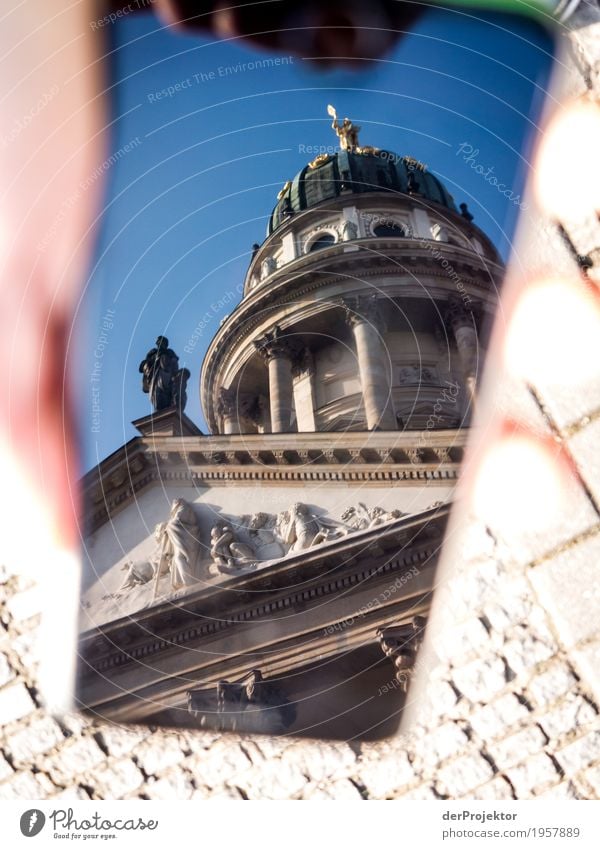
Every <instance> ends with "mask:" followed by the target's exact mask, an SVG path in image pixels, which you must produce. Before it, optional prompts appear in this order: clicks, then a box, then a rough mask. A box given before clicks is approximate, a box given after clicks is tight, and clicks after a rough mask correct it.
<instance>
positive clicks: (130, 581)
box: [117, 560, 156, 593]
mask: <svg viewBox="0 0 600 849" xmlns="http://www.w3.org/2000/svg"><path fill="white" fill-rule="evenodd" d="M155 568H156V563H155V562H153V561H152V560H138V561H133V560H127V561H126V562H125V563H124V564H123V565H122V566H121V572H125V573H126V574H125V578H124V579H123V583H122V584H121V586H120V587H119V589H118V590H117V592H118V593H120V592H122V591H123V590H130V589H133V588H134V587H137V586H140V585H141V584H149V583H150V581H151V580H152V578H153V577H154V572H155Z"/></svg>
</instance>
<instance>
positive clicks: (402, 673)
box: [376, 616, 427, 693]
mask: <svg viewBox="0 0 600 849" xmlns="http://www.w3.org/2000/svg"><path fill="white" fill-rule="evenodd" d="M426 622H427V619H426V618H425V616H413V617H412V619H410V621H408V622H405V623H403V624H401V625H393V626H391V627H386V628H379V630H378V631H377V635H376V636H377V640H378V642H379V645H380V646H381V649H382V651H383V653H384V654H385V656H386V657H389V658H390V659H391V660H392V661H393V663H394V667H395V668H396V680H397V681H398V683H399V684H400V686H401V688H402V690H403V691H404V692H405V693H406V691H407V690H408V685H409V683H410V679H411V676H412V674H413V671H414V666H415V661H416V658H417V652H418V651H419V648H420V646H421V643H422V642H423V638H424V636H425V625H426Z"/></svg>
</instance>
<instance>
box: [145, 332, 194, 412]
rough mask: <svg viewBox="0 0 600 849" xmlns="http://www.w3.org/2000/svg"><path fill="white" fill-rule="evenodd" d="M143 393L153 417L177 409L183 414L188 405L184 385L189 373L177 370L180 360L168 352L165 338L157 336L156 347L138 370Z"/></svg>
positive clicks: (169, 350) (173, 353)
mask: <svg viewBox="0 0 600 849" xmlns="http://www.w3.org/2000/svg"><path fill="white" fill-rule="evenodd" d="M139 371H140V373H141V374H142V375H143V377H142V389H143V391H144V392H146V393H147V394H148V395H150V401H151V402H152V407H153V410H154V412H155V413H157V412H159V411H160V410H168V409H170V408H171V407H177V408H178V409H179V410H180V412H183V409H184V407H185V404H186V401H187V395H186V391H185V390H186V385H187V382H188V379H189V377H190V372H189V370H188V369H186V368H182V369H180V368H179V357H178V356H177V354H176V353H175V351H173V350H172V349H171V348H169V340H168V339H167V337H166V336H159V337H158V339H157V340H156V347H155V348H152V349H151V350H150V351H148V353H147V354H146V358H145V359H144V360H142V362H141V363H140V368H139Z"/></svg>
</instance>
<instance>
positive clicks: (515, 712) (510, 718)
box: [469, 693, 529, 740]
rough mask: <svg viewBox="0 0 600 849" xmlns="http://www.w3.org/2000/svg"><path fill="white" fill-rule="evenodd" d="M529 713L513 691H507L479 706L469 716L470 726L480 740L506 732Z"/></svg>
mask: <svg viewBox="0 0 600 849" xmlns="http://www.w3.org/2000/svg"><path fill="white" fill-rule="evenodd" d="M528 714H529V711H528V709H527V708H526V707H525V705H524V704H523V703H522V702H521V701H519V699H518V698H517V696H516V695H515V694H514V693H508V694H507V695H505V696H502V697H501V698H499V699H496V700H495V701H493V702H491V703H490V704H489V705H485V707H482V708H479V709H478V710H476V711H475V712H474V713H472V714H471V715H470V717H469V721H470V723H471V727H472V728H473V730H474V731H475V732H476V734H477V735H478V736H479V737H480V739H482V740H489V739H493V738H494V737H499V736H501V735H504V734H506V732H507V731H508V730H509V729H510V728H511V727H512V726H513V725H515V724H516V723H517V722H519V721H520V720H523V719H524V718H525V717H526V716H527V715H528Z"/></svg>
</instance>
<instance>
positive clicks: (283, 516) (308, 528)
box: [277, 501, 348, 553]
mask: <svg viewBox="0 0 600 849" xmlns="http://www.w3.org/2000/svg"><path fill="white" fill-rule="evenodd" d="M277 533H278V535H279V537H280V539H281V541H282V542H283V543H284V544H285V545H289V546H290V548H289V552H288V553H290V552H295V551H303V550H304V549H306V548H310V547H311V546H313V545H319V543H322V542H329V541H330V540H332V539H337V538H338V537H341V536H344V535H345V534H347V533H348V528H346V527H344V525H342V524H341V522H336V521H334V520H331V519H329V520H328V519H323V517H322V516H317V515H316V514H314V513H311V512H310V510H309V509H308V507H307V505H306V504H302V502H300V501H297V502H296V503H295V504H292V506H291V507H290V509H289V510H286V511H284V512H283V513H280V514H279V516H278V517H277Z"/></svg>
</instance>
